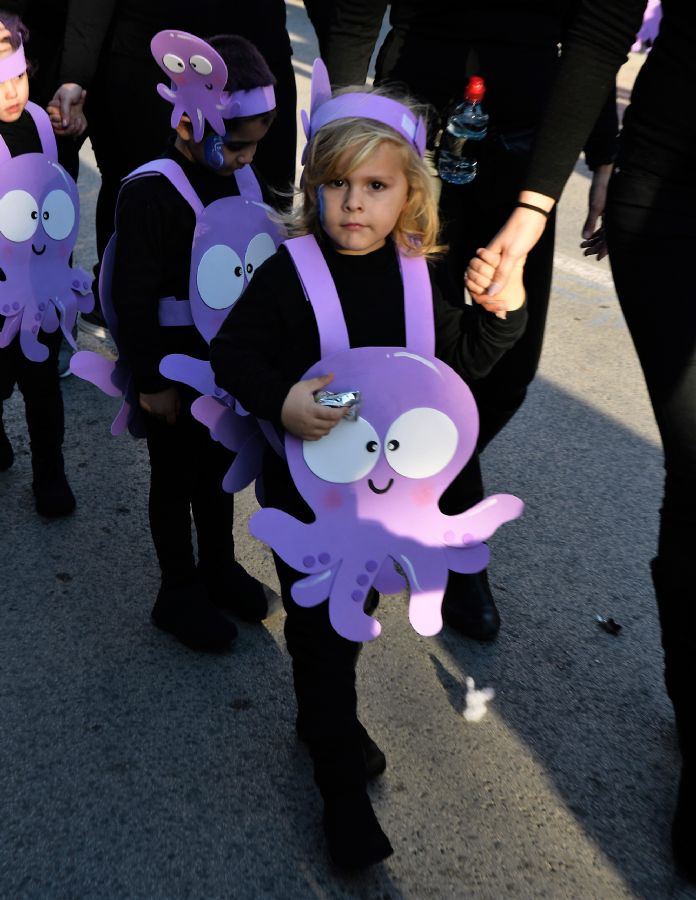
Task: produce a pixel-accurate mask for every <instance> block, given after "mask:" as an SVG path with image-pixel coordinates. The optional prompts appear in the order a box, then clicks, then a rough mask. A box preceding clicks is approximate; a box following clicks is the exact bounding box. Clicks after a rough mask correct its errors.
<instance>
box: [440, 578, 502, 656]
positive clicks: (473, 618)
mask: <svg viewBox="0 0 696 900" xmlns="http://www.w3.org/2000/svg"><path fill="white" fill-rule="evenodd" d="M442 618H443V619H444V620H445V622H446V623H447V624H448V625H449V626H450V627H451V628H454V629H455V631H458V632H459V633H460V634H463V635H466V637H470V638H474V639H475V640H477V641H492V640H493V639H494V638H495V637H496V635H497V634H498V631H499V630H500V614H499V612H498V608H497V606H496V605H495V600H494V599H493V594H492V593H491V588H490V585H489V583H488V573H487V571H486V570H485V569H484V570H483V571H482V572H476V573H475V574H473V575H464V574H461V573H459V572H450V575H449V579H448V581H447V589H446V590H445V596H444V599H443V602H442Z"/></svg>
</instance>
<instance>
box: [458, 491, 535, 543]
mask: <svg viewBox="0 0 696 900" xmlns="http://www.w3.org/2000/svg"><path fill="white" fill-rule="evenodd" d="M523 510H524V503H523V502H522V501H521V500H520V499H519V497H514V496H513V495H512V494H492V495H491V496H490V497H486V499H485V500H482V501H481V502H480V503H477V504H476V505H475V506H472V507H471V509H467V510H466V512H463V513H459V514H458V515H456V516H445V515H443V516H442V523H443V525H444V527H445V529H446V530H445V531H444V534H443V540H444V542H445V544H446V545H447V546H449V547H462V546H463V547H467V546H470V545H472V544H480V543H481V542H482V541H485V540H486V539H487V538H489V537H490V536H491V535H492V534H494V533H495V531H496V530H497V529H498V528H499V527H500V526H501V525H502V524H503V523H504V522H509V521H511V520H512V519H517V518H519V516H521V515H522V511H523Z"/></svg>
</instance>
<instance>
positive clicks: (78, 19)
mask: <svg viewBox="0 0 696 900" xmlns="http://www.w3.org/2000/svg"><path fill="white" fill-rule="evenodd" d="M116 2H117V0H70V4H69V6H68V17H67V20H66V23H65V36H64V38H63V56H62V60H61V68H60V81H61V83H62V84H69V83H74V84H79V85H80V86H81V87H83V88H89V87H90V85H91V83H92V81H93V79H94V75H95V72H96V71H97V64H98V62H99V56H100V54H101V51H102V47H103V45H104V39H105V38H106V34H107V31H108V30H109V25H110V24H111V20H112V18H113V16H114V11H115V9H116Z"/></svg>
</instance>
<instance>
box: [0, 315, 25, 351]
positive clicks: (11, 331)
mask: <svg viewBox="0 0 696 900" xmlns="http://www.w3.org/2000/svg"><path fill="white" fill-rule="evenodd" d="M21 324H22V316H21V315H20V314H19V313H17V315H14V316H7V318H6V319H5V321H4V322H3V323H2V330H0V348H4V347H7V346H9V344H10V343H11V342H12V341H13V340H14V338H15V336H16V335H17V332H18V331H19V326H20V325H21Z"/></svg>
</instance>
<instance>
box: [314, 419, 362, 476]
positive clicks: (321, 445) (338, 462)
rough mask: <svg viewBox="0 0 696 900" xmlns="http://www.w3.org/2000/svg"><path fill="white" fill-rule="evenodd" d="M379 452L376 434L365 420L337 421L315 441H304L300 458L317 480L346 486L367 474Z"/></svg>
mask: <svg viewBox="0 0 696 900" xmlns="http://www.w3.org/2000/svg"><path fill="white" fill-rule="evenodd" d="M370 448H372V449H370ZM379 448H380V443H379V437H378V436H377V432H376V431H375V429H374V428H373V427H372V425H370V423H369V422H368V421H367V420H366V419H363V418H358V419H356V421H355V422H349V421H347V420H346V419H341V420H340V421H339V423H338V424H337V425H334V427H333V428H332V429H331V431H330V432H329V433H328V434H327V435H325V436H324V437H323V438H320V439H319V440H318V441H304V443H303V444H302V454H303V456H304V460H305V462H306V464H307V466H308V467H309V469H310V471H311V472H313V473H314V474H315V475H316V476H317V478H321V479H322V481H329V482H331V483H332V484H350V483H351V482H353V481H359V480H360V479H362V478H366V477H367V476H368V475H369V474H370V472H371V471H372V470H373V469H374V467H375V466H376V465H377V462H378V460H379V455H378V452H377V451H378V450H379Z"/></svg>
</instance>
